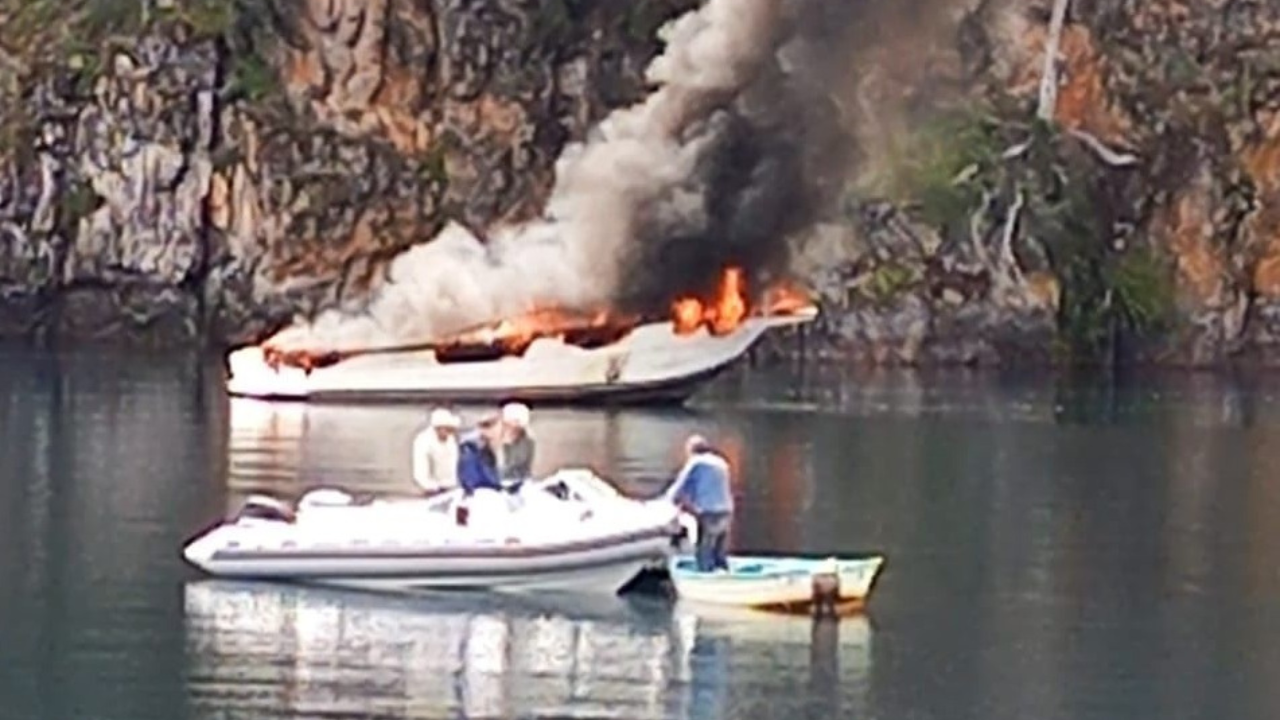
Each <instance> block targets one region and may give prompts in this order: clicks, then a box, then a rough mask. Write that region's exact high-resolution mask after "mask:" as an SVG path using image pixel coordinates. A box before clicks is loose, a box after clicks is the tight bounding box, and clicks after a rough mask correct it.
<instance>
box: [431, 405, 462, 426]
mask: <svg viewBox="0 0 1280 720" xmlns="http://www.w3.org/2000/svg"><path fill="white" fill-rule="evenodd" d="M461 425H462V419H461V418H459V417H458V416H457V415H454V414H453V413H451V412H449V411H448V410H446V409H445V408H436V409H435V410H432V411H431V427H433V428H454V429H457V428H458V427H459V426H461Z"/></svg>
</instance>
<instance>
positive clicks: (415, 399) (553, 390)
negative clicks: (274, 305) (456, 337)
mask: <svg viewBox="0 0 1280 720" xmlns="http://www.w3.org/2000/svg"><path fill="white" fill-rule="evenodd" d="M735 360H737V358H736V357H735V358H734V359H733V360H730V361H729V362H726V363H724V364H721V365H717V366H715V367H712V368H708V369H706V370H703V371H701V372H698V373H695V374H692V375H686V376H683V377H676V378H671V379H667V380H656V381H651V382H633V383H614V384H608V383H599V384H594V385H578V386H555V385H550V386H543V387H534V386H519V385H504V386H500V387H482V386H471V387H459V388H446V387H412V386H403V387H400V388H372V389H361V388H340V387H337V388H323V389H317V390H312V391H308V392H306V393H296V392H295V393H290V392H287V391H273V390H270V389H258V388H253V387H245V386H244V385H243V384H237V383H236V382H235V381H234V380H233V381H231V382H228V384H227V394H228V395H230V396H232V397H244V398H254V399H257V400H270V401H274V402H310V403H315V404H344V405H360V404H378V405H394V404H433V403H441V404H444V403H447V404H455V403H456V404H463V405H465V404H471V403H475V404H501V403H506V402H524V403H531V404H532V403H537V404H539V405H541V406H544V407H545V406H555V405H585V406H647V405H672V404H680V403H683V402H685V401H686V400H688V399H689V398H690V397H692V396H693V395H694V393H696V392H698V390H700V389H701V388H702V387H703V386H704V385H706V384H708V383H710V382H711V381H712V380H715V379H716V378H717V377H719V376H720V375H722V374H723V373H724V372H725V371H726V370H728V369H729V368H730V367H731V366H732V365H733V362H734V361H735Z"/></svg>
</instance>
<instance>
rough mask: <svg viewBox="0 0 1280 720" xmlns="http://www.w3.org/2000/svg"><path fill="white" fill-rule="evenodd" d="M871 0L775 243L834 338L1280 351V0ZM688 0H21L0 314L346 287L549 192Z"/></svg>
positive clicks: (1269, 356)
mask: <svg viewBox="0 0 1280 720" xmlns="http://www.w3.org/2000/svg"><path fill="white" fill-rule="evenodd" d="M745 1H746V0H744V2H745ZM780 1H781V0H780ZM813 1H814V2H821V1H822V0H813ZM831 1H832V2H837V1H838V0H831ZM859 1H860V2H862V4H863V5H865V8H866V10H865V12H866V13H867V24H868V27H875V28H881V29H883V28H886V27H887V28H892V27H893V23H898V24H902V25H904V26H905V27H906V28H907V31H906V32H905V33H904V32H888V31H882V32H869V31H864V32H860V33H859V34H857V35H856V38H855V39H856V40H857V42H856V43H851V44H850V47H853V48H854V50H853V51H851V52H850V53H849V63H850V67H849V68H848V72H847V73H843V74H841V75H840V77H842V78H844V77H847V78H852V79H853V80H852V82H850V83H848V85H849V88H853V89H852V90H850V89H849V88H843V87H837V88H836V91H833V94H838V95H841V97H839V98H837V100H838V101H839V102H838V103H837V104H838V105H839V106H840V107H842V108H845V109H846V110H847V111H848V112H849V113H850V118H851V119H850V120H849V123H850V125H851V127H850V128H849V132H850V135H851V137H854V138H855V139H856V141H857V143H858V144H859V145H860V146H861V148H860V149H861V151H862V152H861V153H860V157H861V160H860V161H858V163H857V164H855V166H854V167H851V168H850V170H849V176H850V178H849V188H848V191H847V192H846V193H845V200H844V201H843V203H842V204H841V206H840V207H837V208H832V209H831V210H830V212H829V213H827V216H826V218H825V220H824V222H822V223H821V224H819V225H817V226H815V227H813V228H811V229H810V230H809V231H807V232H805V233H803V234H802V235H801V236H799V237H794V238H789V239H786V240H785V241H786V242H789V243H791V245H792V249H793V252H792V253H791V257H792V258H793V262H794V267H792V268H790V271H791V272H792V274H794V275H798V276H799V277H800V278H801V279H803V280H804V281H805V282H807V283H808V284H809V285H811V286H812V287H813V288H814V289H815V290H816V291H817V293H818V295H819V299H820V301H821V302H822V305H823V308H824V315H823V318H822V321H821V323H820V325H821V327H819V328H818V332H817V335H816V337H815V342H812V343H810V344H809V345H808V346H807V347H808V348H809V349H810V350H811V351H812V352H814V353H815V354H819V355H822V356H825V357H830V358H833V359H834V358H838V359H843V360H849V359H852V360H854V361H859V362H867V363H873V364H954V363H962V364H1010V363H1017V362H1032V363H1048V362H1056V361H1062V360H1092V361H1103V362H1116V361H1139V362H1160V363H1170V364H1183V365H1218V364H1223V363H1229V362H1252V363H1261V364H1266V365H1273V364H1277V363H1278V362H1280V62H1278V61H1277V57H1280V55H1277V54H1276V52H1275V50H1274V47H1275V45H1276V43H1277V42H1278V41H1280V5H1277V4H1276V3H1274V2H1268V1H1266V0H1180V1H1178V2H1174V1H1172V0H1142V1H1138V0H1069V1H1068V2H1065V3H1062V2H1057V3H1055V2H1051V1H1049V0H1046V1H1044V2H1036V1H1035V0H920V1H919V2H915V1H913V2H897V3H887V2H886V3H878V2H875V1H874V0H859ZM697 4H698V3H697V0H633V2H627V3H621V2H619V3H608V2H583V1H581V0H466V1H463V0H239V1H238V2H236V3H229V2H223V1H222V0H190V1H189V2H184V3H176V2H173V1H172V0H101V1H100V2H88V1H87V0H79V1H72V2H66V3H54V2H53V1H52V0H21V1H20V0H0V40H3V42H0V48H2V49H0V336H7V337H30V338H60V339H68V340H88V339H112V340H114V339H128V340H131V341H138V342H165V343H168V342H192V341H199V340H205V339H207V340H212V341H214V342H217V343H238V342H245V341H253V340H257V339H260V338H261V337H263V336H264V334H266V333H267V332H269V331H270V330H272V329H274V328H277V327H279V326H280V324H281V323H283V322H285V321H287V320H288V319H289V318H290V317H292V316H294V315H295V314H296V313H311V312H314V311H317V310H319V309H323V308H329V307H334V306H343V305H344V304H347V303H350V302H353V301H357V300H359V299H360V298H362V297H364V296H365V293H366V290H367V289H368V288H369V287H370V285H371V283H374V282H376V281H377V278H378V277H379V275H380V273H382V272H383V271H384V270H385V268H386V267H387V264H388V262H389V260H390V259H391V258H393V257H394V256H396V255H397V254H399V253H400V252H402V251H403V250H405V249H406V248H408V247H410V246H412V245H414V244H416V243H420V242H424V241H427V240H428V239H430V238H431V237H433V236H434V235H435V234H436V233H437V231H438V230H439V229H440V228H441V227H442V226H443V224H444V223H445V222H446V221H448V220H455V221H458V222H461V223H463V224H465V225H466V226H468V227H469V228H470V229H472V230H473V231H474V232H476V233H477V234H480V235H481V236H483V235H484V234H485V231H486V230H487V229H490V228H492V227H494V226H497V225H501V224H504V223H515V222H520V221H522V220H525V219H528V218H530V217H532V216H533V215H535V214H537V213H538V212H540V211H541V209H542V207H543V205H544V201H545V200H546V198H547V195H548V192H549V190H550V188H551V185H552V181H553V179H554V163H555V160H556V158H557V156H558V155H559V153H560V151H561V150H562V149H563V148H564V146H565V145H566V143H567V142H569V141H571V140H578V139H582V138H583V137H584V136H585V135H586V133H587V132H588V130H589V129H590V128H591V127H592V126H593V125H594V124H595V123H596V122H597V121H598V120H599V119H600V118H602V117H603V116H604V115H605V113H607V112H608V111H609V110H611V109H613V108H616V107H619V106H622V105H625V104H630V103H633V102H635V101H636V100H638V99H640V98H641V97H643V96H644V93H645V90H646V88H645V85H644V78H643V76H644V69H645V67H646V65H647V63H648V62H649V60H650V59H651V58H652V57H653V56H654V54H655V53H656V52H657V51H658V50H659V48H660V46H659V44H658V40H657V37H656V30H657V28H658V27H660V26H661V25H662V24H663V23H664V22H666V21H667V20H669V19H672V18H674V17H676V16H678V15H679V14H681V13H683V12H685V11H687V10H689V9H690V8H692V7H694V6H696V5H697ZM1054 5H1060V6H1063V7H1065V12H1064V13H1062V14H1061V16H1060V20H1061V22H1060V27H1059V23H1057V22H1055V12H1054V10H1055V8H1054ZM886 8H888V9H887V10H886ZM1059 9H1061V8H1059ZM921 16H927V17H928V18H929V22H927V23H918V22H917V19H918V17H921ZM55 20H56V22H55ZM911 33H916V34H917V35H918V37H916V36H915V35H912V34H911ZM903 37H906V38H908V40H907V41H903V40H902V38H903ZM904 42H905V45H906V47H904ZM895 43H896V44H895ZM1052 47H1056V48H1057V62H1056V63H1055V64H1054V77H1056V78H1057V83H1056V84H1053V85H1052V87H1051V89H1052V90H1054V92H1053V93H1050V95H1049V96H1048V97H1047V98H1046V97H1045V96H1044V90H1045V89H1046V88H1045V86H1043V84H1042V82H1041V80H1042V77H1043V75H1044V72H1045V67H1046V64H1045V57H1046V52H1047V51H1048V50H1049V49H1050V48H1052ZM824 82H826V81H825V80H824ZM837 91H838V92H837ZM1038 113H1039V117H1038ZM859 114H861V117H860V116H859ZM898 127H903V128H906V129H907V130H906V132H903V133H899V132H898V130H897V129H896V128H898ZM819 151H820V149H819ZM782 241H784V239H779V242H782Z"/></svg>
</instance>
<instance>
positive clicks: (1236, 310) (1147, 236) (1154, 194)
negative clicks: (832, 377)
mask: <svg viewBox="0 0 1280 720" xmlns="http://www.w3.org/2000/svg"><path fill="white" fill-rule="evenodd" d="M1054 4H1056V5H1059V6H1065V7H1066V9H1067V11H1066V12H1065V13H1064V14H1063V15H1062V23H1061V27H1060V28H1058V29H1055V28H1054V27H1053V26H1054V23H1053V21H1052V17H1053V10H1054V8H1053V7H1052V5H1054ZM934 5H935V6H936V7H937V8H938V9H941V8H942V7H943V6H945V7H946V9H949V10H952V11H955V15H954V17H955V18H956V21H955V23H954V25H953V26H952V28H951V29H950V32H951V33H952V36H953V37H954V38H955V39H956V45H955V47H956V48H957V50H958V57H952V58H950V59H948V60H946V61H944V62H942V63H941V65H940V66H938V65H935V66H934V67H932V68H930V70H928V71H927V73H926V75H928V74H931V75H932V76H933V77H934V78H937V77H945V78H950V79H951V81H952V83H953V85H956V86H959V87H960V88H962V89H961V90H960V91H959V92H958V93H957V95H958V97H953V98H949V99H948V100H947V101H946V102H936V103H934V104H933V106H932V107H931V108H930V111H929V115H930V119H928V120H926V121H922V122H915V123H914V128H913V130H914V133H913V135H912V136H911V137H910V138H909V140H908V142H907V143H906V149H905V151H904V153H903V154H904V156H905V158H906V159H905V160H900V161H898V162H896V163H888V165H890V171H889V173H888V178H887V179H886V178H884V177H881V178H877V179H876V181H875V182H871V183H863V184H862V185H860V186H858V187H856V188H855V189H854V190H853V192H852V193H851V202H850V203H848V207H847V208H846V209H845V211H844V212H842V213H840V214H838V215H836V216H834V217H833V222H834V223H835V224H836V226H837V227H838V228H839V229H840V232H842V233H843V235H844V237H843V239H842V240H835V241H833V240H831V238H830V237H828V238H827V239H826V240H814V239H812V238H810V239H808V240H804V239H802V240H801V241H800V245H801V248H802V251H801V255H802V256H804V255H805V254H806V253H809V254H812V253H813V252H819V253H820V254H823V253H825V255H824V257H823V259H821V260H819V261H817V263H816V266H818V267H821V268H822V270H821V271H820V272H819V273H818V275H817V276H818V277H820V278H823V282H821V283H820V285H819V287H820V289H821V290H822V295H823V296H824V299H825V301H826V302H825V305H826V306H827V307H828V308H829V310H830V311H831V312H829V317H828V319H827V321H826V326H825V327H824V328H823V331H822V332H821V333H820V335H821V336H822V337H820V338H819V345H821V346H825V347H826V348H827V349H828V350H829V351H830V352H832V353H833V354H835V355H839V356H842V357H843V356H847V355H849V354H852V355H854V356H855V357H860V358H865V359H867V360H869V361H871V362H875V363H880V362H885V361H890V362H903V363H909V364H925V363H930V362H960V363H970V364H1017V363H1025V362H1031V363H1041V362H1044V361H1046V360H1049V361H1073V360H1079V361H1091V362H1097V361H1101V362H1140V363H1145V362H1154V363H1163V364H1172V365H1183V366H1216V365H1222V364H1225V363H1235V362H1252V363H1262V364H1266V365H1275V364H1277V363H1280V355H1277V354H1276V352H1275V349H1276V348H1277V345H1276V343H1277V340H1278V339H1280V326H1277V325H1276V322H1277V321H1278V320H1280V310H1277V307H1276V305H1277V291H1280V260H1277V248H1278V247H1280V245H1278V244H1277V237H1280V236H1278V233H1280V214H1278V213H1280V193H1278V192H1277V190H1278V189H1280V164H1278V163H1280V135H1278V133H1280V122H1277V117H1280V115H1278V114H1277V109H1278V107H1277V104H1278V103H1280V63H1277V61H1276V57H1277V56H1276V54H1275V52H1274V50H1273V49H1272V48H1273V47H1274V44H1275V42H1276V40H1277V39H1280V5H1277V4H1276V3H1270V2H1250V1H1248V0H1241V1H1231V2H1215V1H1212V0H1191V1H1190V2H1187V1H1185V0H1183V1H1181V2H1165V1H1163V0H1156V1H1155V2H1132V1H1129V0H1073V1H1071V0H1069V1H1068V2H1058V3H1052V2H1044V3H1035V2H1013V1H1008V2H1003V1H1000V0H990V1H987V2H977V3H973V2H970V3H966V2H962V1H960V0H957V1H956V2H940V3H934ZM1055 37H1056V47H1057V49H1058V50H1057V63H1056V75H1057V80H1058V82H1057V83H1056V86H1053V87H1052V89H1054V90H1056V97H1053V96H1052V95H1051V96H1050V97H1049V98H1048V102H1047V104H1046V102H1045V100H1044V99H1043V98H1042V97H1041V94H1042V87H1041V78H1042V77H1043V76H1044V74H1045V63H1044V60H1045V55H1046V50H1047V48H1048V47H1050V46H1051V45H1053V44H1054V43H1053V42H1051V38H1055ZM939 68H940V69H939ZM918 84H923V83H918ZM1037 106H1039V107H1037ZM873 107H883V104H881V103H875V104H873ZM1037 111H1039V112H1040V115H1039V117H1037ZM877 198H887V199H888V200H890V201H891V203H877V202H874V200H875V199H877ZM824 247H825V248H826V249H825V250H822V248H824ZM833 247H834V248H836V249H835V250H832V249H831V248H833ZM806 271H807V272H814V269H813V268H809V269H807V270H806ZM810 345H811V346H812V343H811V344H810Z"/></svg>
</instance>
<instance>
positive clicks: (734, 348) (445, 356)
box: [227, 307, 817, 403]
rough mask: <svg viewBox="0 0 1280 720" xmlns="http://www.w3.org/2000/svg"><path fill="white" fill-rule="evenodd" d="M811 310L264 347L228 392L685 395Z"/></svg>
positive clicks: (237, 372) (277, 395) (343, 397)
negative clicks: (724, 326) (442, 342)
mask: <svg viewBox="0 0 1280 720" xmlns="http://www.w3.org/2000/svg"><path fill="white" fill-rule="evenodd" d="M816 313H817V311H816V309H815V308H812V307H809V308H803V309H799V310H796V311H793V312H788V313H786V314H778V315H758V316H750V317H747V318H745V319H744V320H742V322H741V324H739V325H738V326H737V327H735V328H734V329H733V330H731V331H729V332H727V333H724V334H716V333H712V332H710V331H709V330H708V329H706V328H699V329H697V330H696V331H694V332H690V333H687V334H680V333H677V332H674V329H673V325H672V323H670V322H655V323H647V324H643V325H639V326H636V327H634V328H628V329H626V331H625V332H624V333H621V334H620V337H617V338H610V340H609V341H608V342H606V343H602V344H593V343H591V344H586V345H582V344H575V342H573V341H572V340H571V339H569V338H566V337H564V336H563V334H561V335H553V336H548V337H537V338H534V339H532V340H531V341H530V342H528V344H527V345H522V347H521V348H520V352H519V353H518V354H511V353H510V352H509V350H507V349H505V348H504V347H503V346H502V345H501V343H497V344H495V342H494V341H490V342H486V343H482V344H480V345H479V346H478V347H479V348H480V349H486V352H485V353H479V352H478V351H472V350H468V349H467V348H465V347H463V348H459V349H456V350H455V349H453V348H449V347H444V346H439V345H427V346H422V347H420V348H399V349H385V350H367V351H361V352H358V353H350V354H347V355H343V354H341V353H330V354H328V355H322V356H320V357H310V356H303V357H304V358H305V359H298V358H294V357H292V356H291V355H289V354H283V353H273V352H272V351H271V350H270V349H269V348H264V347H262V346H252V347H244V348H240V349H237V350H235V351H234V352H232V353H231V354H230V355H229V356H228V359H227V363H228V366H229V370H230V378H229V379H228V381H227V390H228V392H229V393H230V394H232V395H240V396H246V397H258V398H265V399H290V400H311V401H339V402H344V401H363V400H373V401H415V402H424V401H441V402H489V401H504V400H524V401H526V402H543V403H546V402H575V403H578V402H581V403H591V402H609V403H649V402H672V401H676V402H678V401H683V400H684V399H686V398H688V397H689V396H690V395H692V394H693V393H694V392H695V391H696V390H697V389H698V387H700V386H701V385H702V384H704V383H705V382H707V381H709V380H711V379H712V378H714V377H715V376H717V375H718V374H720V373H721V372H722V371H724V370H725V369H726V368H728V367H729V366H730V365H731V364H733V363H734V362H735V361H737V360H738V359H739V358H740V357H742V356H743V355H744V354H745V353H746V352H747V351H748V350H750V349H751V347H752V346H753V345H754V344H755V343H756V341H758V340H759V339H760V338H761V337H762V336H763V335H764V333H765V332H767V331H768V330H770V329H772V328H778V327H786V326H792V325H797V324H801V323H806V322H809V321H810V320H812V319H813V318H814V317H815V315H816Z"/></svg>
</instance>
